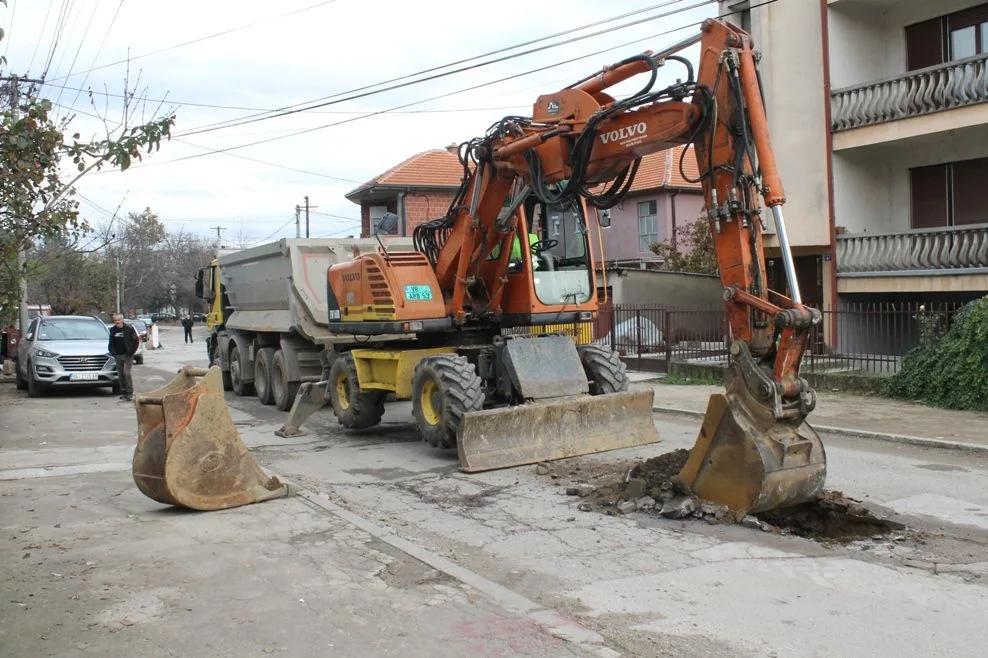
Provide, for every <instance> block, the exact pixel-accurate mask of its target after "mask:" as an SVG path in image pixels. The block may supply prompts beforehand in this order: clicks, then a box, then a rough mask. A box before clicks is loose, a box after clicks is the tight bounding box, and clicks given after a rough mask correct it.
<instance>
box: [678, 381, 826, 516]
mask: <svg viewBox="0 0 988 658" xmlns="http://www.w3.org/2000/svg"><path fill="white" fill-rule="evenodd" d="M826 476H827V459H826V453H825V450H824V447H823V442H822V441H821V440H820V437H819V435H818V434H817V433H816V431H815V430H814V429H813V428H812V427H810V426H809V424H808V423H807V422H806V421H805V420H803V419H801V418H800V419H795V420H791V421H790V420H781V421H777V420H775V418H774V416H773V414H772V411H771V409H769V408H768V407H766V406H764V405H762V404H759V403H758V402H757V401H755V400H754V399H753V398H752V397H751V396H750V395H748V394H746V391H745V390H744V389H743V387H740V386H736V385H734V386H732V385H729V387H728V392H727V394H721V393H717V394H714V395H711V396H710V401H709V402H708V403H707V412H706V415H705V416H704V418H703V424H702V426H701V428H700V433H699V436H698V438H697V440H696V443H695V444H694V446H693V450H692V451H691V452H690V456H689V459H688V460H687V461H686V464H685V465H684V466H683V469H682V471H680V473H679V476H678V479H679V480H680V481H681V482H682V484H683V485H684V486H686V487H687V488H688V489H689V490H691V491H692V492H693V493H695V494H696V495H697V496H699V497H700V498H703V499H705V500H709V501H712V502H716V503H720V504H722V505H726V506H727V507H729V508H731V509H732V510H733V511H734V512H736V513H738V514H752V513H757V512H764V511H766V510H771V509H777V508H782V507H789V506H791V505H797V504H799V503H802V502H805V501H807V500H810V499H812V498H813V497H815V496H816V495H818V494H819V493H821V492H822V491H823V487H824V484H825V482H826Z"/></svg>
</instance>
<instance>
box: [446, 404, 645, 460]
mask: <svg viewBox="0 0 988 658" xmlns="http://www.w3.org/2000/svg"><path fill="white" fill-rule="evenodd" d="M654 394H655V392H654V391H653V390H652V388H651V387H649V388H647V389H642V390H634V391H624V392H620V393H608V394H605V395H579V396H572V397H563V398H558V399H550V400H540V401H537V402H531V403H528V404H520V405H517V406H513V407H503V408H499V409H485V410H483V411H472V412H469V413H467V414H464V416H463V420H462V422H461V423H460V427H459V431H458V436H457V442H456V443H457V449H458V452H459V457H460V465H461V467H462V469H463V470H464V471H466V472H468V473H469V472H476V471H487V470H493V469H498V468H508V467H511V466H520V465H523V464H534V463H537V462H542V461H552V460H555V459H564V458H566V457H577V456H579V455H589V454H594V453H598V452H604V451H608V450H617V449H619V448H633V447H636V446H642V445H647V444H650V443H658V442H659V441H660V438H659V433H658V431H657V430H656V429H655V423H654V420H653V416H652V400H653V397H654Z"/></svg>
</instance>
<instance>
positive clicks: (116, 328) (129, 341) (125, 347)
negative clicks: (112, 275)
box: [109, 313, 141, 400]
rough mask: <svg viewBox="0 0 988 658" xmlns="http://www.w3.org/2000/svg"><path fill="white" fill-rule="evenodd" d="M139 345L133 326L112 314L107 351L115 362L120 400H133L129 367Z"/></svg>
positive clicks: (120, 316) (132, 385) (138, 338)
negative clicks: (118, 379)
mask: <svg viewBox="0 0 988 658" xmlns="http://www.w3.org/2000/svg"><path fill="white" fill-rule="evenodd" d="M140 344H141V338H140V336H138V335H137V330H136V329H134V327H133V325H129V324H124V318H123V315H121V314H120V313H114V314H113V327H112V328H111V329H110V345H109V351H110V354H112V355H113V358H114V359H115V360H116V362H117V375H118V376H119V378H120V393H121V395H120V399H121V400H133V399H134V380H133V378H132V377H131V372H130V371H131V367H132V366H133V364H134V354H135V353H136V352H137V348H138V346H140Z"/></svg>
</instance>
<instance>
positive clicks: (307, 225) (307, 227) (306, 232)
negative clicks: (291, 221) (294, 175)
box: [296, 194, 319, 237]
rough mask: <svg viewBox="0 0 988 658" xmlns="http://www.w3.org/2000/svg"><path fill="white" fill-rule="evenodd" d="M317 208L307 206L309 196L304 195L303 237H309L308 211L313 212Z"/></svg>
mask: <svg viewBox="0 0 988 658" xmlns="http://www.w3.org/2000/svg"><path fill="white" fill-rule="evenodd" d="M296 207H297V206H296ZM318 207H319V206H310V205H309V195H308V194H306V195H305V237H309V211H310V210H315V209H316V208H318Z"/></svg>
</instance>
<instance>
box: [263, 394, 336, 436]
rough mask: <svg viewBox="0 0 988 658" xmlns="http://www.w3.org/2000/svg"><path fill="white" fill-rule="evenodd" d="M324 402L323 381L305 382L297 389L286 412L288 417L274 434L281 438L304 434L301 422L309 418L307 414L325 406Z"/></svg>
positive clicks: (309, 414)
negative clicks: (289, 409)
mask: <svg viewBox="0 0 988 658" xmlns="http://www.w3.org/2000/svg"><path fill="white" fill-rule="evenodd" d="M317 384H322V386H319V385H317ZM326 402H327V400H326V385H325V383H323V382H318V383H315V382H305V383H304V384H302V385H301V386H300V387H299V389H298V394H297V395H296V396H295V401H294V402H293V403H292V409H291V411H289V412H288V419H287V420H286V421H285V424H284V425H282V426H281V428H280V429H278V430H275V436H280V437H282V438H288V437H293V436H304V435H305V430H303V429H302V424H303V423H305V421H307V420H308V419H309V416H311V415H312V414H314V413H316V412H317V411H319V410H320V409H322V408H323V407H324V406H326Z"/></svg>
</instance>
